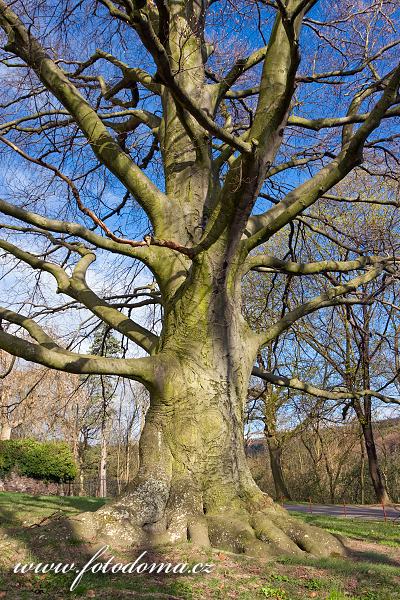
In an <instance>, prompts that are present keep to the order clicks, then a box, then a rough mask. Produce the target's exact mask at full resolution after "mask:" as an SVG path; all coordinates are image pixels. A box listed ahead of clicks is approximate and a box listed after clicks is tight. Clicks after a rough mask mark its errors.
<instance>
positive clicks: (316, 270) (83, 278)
mask: <svg viewBox="0 0 400 600" xmlns="http://www.w3.org/2000/svg"><path fill="white" fill-rule="evenodd" d="M62 8H65V11H64V12H63V11H62ZM394 17H395V9H394V8H393V6H392V4H391V3H390V2H387V3H386V2H384V3H381V4H380V5H379V7H377V6H376V5H375V4H371V5H369V4H367V5H366V6H363V10H362V11H360V12H354V10H353V7H352V6H350V5H348V4H347V3H346V2H340V3H339V5H338V6H336V5H334V6H333V5H322V4H319V3H316V2H315V1H314V0H288V1H287V2H286V3H283V2H281V1H279V2H276V3H275V2H271V3H269V2H268V3H260V4H259V3H258V2H254V3H253V4H251V5H247V4H245V3H243V4H242V3H239V4H238V5H237V6H234V7H231V5H230V4H224V3H220V2H210V3H207V2H205V3H201V4H199V3H196V2H192V1H191V0H187V1H185V2H175V1H174V0H169V1H168V2H166V3H163V2H155V3H151V2H146V3H144V2H141V3H140V4H139V3H138V2H135V0H133V1H132V0H122V1H121V2H117V3H113V2H112V0H102V1H101V2H99V3H98V4H96V5H94V6H93V4H92V3H86V2H83V3H79V4H78V5H76V6H74V7H71V6H69V5H65V6H64V5H59V6H58V8H56V9H55V10H52V8H51V6H50V3H49V6H47V5H46V3H43V4H42V3H41V4H40V5H37V4H34V5H33V6H25V4H24V3H23V2H15V3H13V4H12V6H11V5H9V4H7V3H6V2H5V1H4V0H0V26H1V28H2V30H3V32H4V36H3V37H4V57H3V65H4V66H5V67H6V68H5V69H3V71H4V72H5V74H4V73H2V75H4V84H3V86H4V87H7V90H8V94H7V96H6V98H5V99H4V100H3V102H2V106H3V110H4V122H3V123H2V125H1V130H2V136H1V141H2V143H3V144H4V149H5V150H6V151H7V159H6V160H7V161H9V162H8V163H7V164H8V165H9V168H10V167H11V165H13V166H14V170H15V168H17V166H18V168H19V169H21V166H22V165H24V166H23V167H22V168H23V169H24V177H25V181H21V177H19V178H17V181H11V182H10V181H8V182H7V181H6V184H7V194H8V199H6V198H4V199H2V200H1V201H0V211H1V212H2V214H3V215H4V219H5V223H4V224H2V232H3V233H4V235H3V236H2V239H1V241H0V248H1V249H2V250H3V252H4V253H5V266H4V268H5V270H6V272H7V273H8V275H10V269H11V268H13V267H14V266H15V264H16V263H17V264H21V263H23V264H24V265H25V268H28V267H30V268H31V269H33V270H34V271H36V272H37V273H39V275H38V278H36V280H33V283H34V290H35V292H37V293H36V294H32V293H31V294H30V296H26V297H25V298H22V297H21V294H22V292H23V290H24V289H26V288H27V287H28V284H29V283H30V282H32V279H31V278H30V277H29V275H25V280H24V285H23V286H22V287H19V288H18V296H17V297H15V296H14V298H12V297H11V296H8V299H9V301H8V305H7V302H6V303H5V304H6V306H3V307H2V308H1V309H0V317H1V319H2V322H3V323H4V325H3V330H2V331H0V347H1V348H3V349H4V350H6V351H8V352H10V353H13V354H16V355H17V356H20V357H22V358H25V359H27V360H31V361H34V362H38V363H40V364H42V365H45V366H48V367H50V368H53V369H59V370H64V371H67V372H72V373H78V374H88V375H93V374H96V375H103V376H106V375H114V376H121V377H127V378H131V379H135V380H137V381H139V382H141V383H143V384H144V385H145V386H146V387H147V389H148V390H149V392H150V407H149V410H148V412H147V415H146V423H145V427H144V429H143V433H142V436H141V441H140V469H139V472H138V475H137V477H136V479H135V485H134V487H133V489H132V491H131V492H130V494H129V495H128V497H124V498H121V499H120V500H118V501H117V502H115V503H113V504H111V505H107V506H106V507H105V508H103V509H101V510H100V511H99V512H98V513H96V514H91V515H87V516H86V517H84V520H82V521H81V524H82V528H83V530H84V532H85V533H86V534H90V535H101V536H103V537H104V538H105V539H107V535H108V534H109V535H111V537H112V541H113V543H115V540H116V539H118V540H119V541H120V542H121V543H122V544H128V543H133V542H135V543H143V542H144V541H149V539H150V540H151V541H153V542H157V543H161V542H167V541H179V540H186V539H187V538H189V539H191V540H192V541H193V542H194V543H198V544H209V543H211V544H214V545H218V546H223V547H226V548H228V549H231V550H235V551H241V552H247V553H250V554H254V553H269V552H273V553H276V552H283V551H285V552H293V553H299V552H300V551H301V550H306V551H308V552H312V553H314V554H318V555H327V554H330V553H331V552H340V549H341V548H340V544H339V543H338V541H337V540H336V539H335V538H333V537H331V536H329V535H328V534H325V533H323V532H321V531H319V530H316V529H310V528H309V527H308V526H306V525H302V524H300V523H298V522H297V521H296V520H295V519H293V518H291V517H289V516H288V515H287V514H286V513H285V511H283V510H282V509H280V508H279V507H278V506H275V505H273V503H272V502H271V500H270V499H269V498H268V497H267V496H266V495H264V494H262V493H261V491H260V490H259V488H258V487H257V486H256V485H255V483H254V480H253V478H252V476H251V473H250V471H249V468H248V466H247V463H246V459H245V453H244V448H243V421H244V408H245V402H246V397H247V388H248V382H249V378H250V375H251V373H253V374H254V375H255V376H258V377H261V378H262V379H264V380H267V381H269V382H271V383H273V384H274V385H280V386H287V387H291V388H293V389H300V390H302V391H310V390H313V391H315V388H313V387H312V386H311V387H310V385H309V384H306V383H304V382H301V381H299V380H298V379H296V378H292V377H288V376H280V375H276V374H275V373H269V372H266V371H264V370H263V369H261V368H260V367H255V366H254V365H255V362H256V358H257V355H258V354H259V352H260V350H261V349H262V348H264V347H266V346H267V345H268V344H270V343H271V342H272V341H274V340H275V339H277V338H278V337H279V336H282V335H284V334H285V332H288V331H290V330H292V328H293V327H294V325H295V324H296V323H297V322H298V321H299V320H300V319H303V318H304V317H306V316H307V315H309V314H312V313H314V312H315V311H318V310H323V309H327V308H329V307H331V306H333V305H337V304H340V303H349V304H353V303H359V301H360V299H359V296H358V295H357V290H359V289H360V287H361V286H363V285H366V284H367V283H368V282H370V281H373V280H380V279H382V278H383V277H385V276H386V275H387V274H389V275H392V274H395V273H396V269H397V258H396V254H395V253H393V254H391V255H390V256H387V255H386V254H384V253H378V254H371V253H369V252H367V251H366V250H365V249H363V248H359V247H357V246H356V245H352V246H349V247H348V254H347V256H346V257H345V258H343V256H342V254H343V252H342V250H343V247H346V246H347V244H346V241H345V240H343V239H342V238H341V236H340V233H339V234H338V235H337V236H336V238H335V237H334V236H331V234H330V233H329V232H327V231H326V228H325V229H323V231H322V233H321V232H320V230H321V227H320V225H319V223H320V222H323V219H324V217H323V213H324V209H325V206H326V204H327V200H329V199H330V198H331V196H333V197H334V199H335V198H338V197H337V195H336V189H335V186H337V184H339V183H340V182H342V181H343V180H344V178H345V177H346V176H347V175H348V174H349V173H351V172H352V171H353V170H355V169H357V168H359V166H360V165H361V164H362V163H363V162H364V163H365V165H366V167H367V168H370V170H371V171H372V170H373V171H374V173H375V175H376V177H379V176H381V175H383V174H386V175H387V176H393V172H394V171H395V169H396V167H397V159H396V155H395V153H394V149H395V148H396V145H397V143H398V139H397V134H396V132H395V131H394V129H393V125H392V123H393V118H394V117H396V115H397V116H398V115H399V112H400V107H399V96H398V88H399V81H400V65H398V63H397V48H396V46H397V45H398V40H397V38H396V37H395V36H394V35H393V30H394V29H393V28H394V22H393V20H394ZM105 22H106V27H105ZM332 22H334V23H335V28H331V24H332ZM82 23H85V25H86V28H82ZM320 30H322V31H323V34H322V36H321V34H320ZM75 36H78V37H77V38H75ZM83 36H84V39H85V44H82V39H83ZM245 36H247V37H245ZM76 39H78V40H79V41H78V43H77V42H76ZM88 39H95V40H96V45H97V49H95V48H92V47H91V45H90V44H88V45H86V40H88ZM235 39H236V40H241V42H240V43H237V44H236V49H235V52H234V53H233V54H234V55H236V56H237V60H235V59H236V56H234V57H233V60H232V53H230V55H229V57H226V56H224V54H223V53H221V51H220V48H221V47H222V46H225V47H228V46H231V43H232V40H235ZM214 40H215V43H214V44H213V42H214ZM221 40H222V41H223V43H222V44H221ZM245 40H248V43H244V41H245ZM242 42H243V43H242ZM83 47H85V48H87V52H86V53H85V54H86V56H85V57H83V60H82V48H83ZM300 49H302V51H303V57H302V62H300V60H301V56H300ZM349 60H350V63H351V64H349ZM9 69H10V70H11V71H10V70H9ZM349 99H350V100H349ZM316 106H318V110H317V109H316ZM344 106H345V110H344V111H343V107H344ZM314 114H318V115H320V116H318V117H317V118H314V117H311V116H310V115H314ZM327 132H328V133H327ZM26 164H29V165H30V167H31V169H32V175H31V177H32V176H33V173H36V174H37V173H39V172H40V174H41V179H40V181H39V182H38V181H37V179H36V180H35V183H34V185H33V186H32V187H31V186H30V182H29V184H28V185H27V181H26V180H27V178H28V179H29V174H28V170H27V167H26ZM371 165H372V166H371ZM375 165H378V167H376V166H375ZM36 178H37V175H36ZM132 198H133V199H134V201H133V200H132ZM339 198H340V200H343V198H342V197H341V196H340V197H339ZM65 199H66V200H67V202H63V200H65ZM333 201H335V200H333ZM345 201H346V202H349V203H352V202H353V198H351V197H349V198H346V199H345ZM314 212H316V213H317V215H316V219H315V216H314ZM321 213H322V216H321ZM310 221H311V222H310ZM298 223H301V224H302V226H303V227H305V228H307V229H308V230H310V231H312V232H313V234H314V235H315V237H316V238H317V239H318V238H319V237H320V236H322V237H324V238H325V239H327V238H328V239H329V238H331V237H333V238H334V243H335V246H334V247H335V251H334V252H332V251H331V249H330V250H329V254H328V256H326V254H327V253H326V252H325V251H324V244H321V245H320V251H319V252H317V253H316V254H315V255H314V256H313V257H312V259H311V261H310V260H309V259H308V256H307V252H300V253H298V254H296V255H295V254H294V253H293V252H291V254H290V256H289V257H288V258H289V260H288V258H287V257H285V256H282V255H281V256H279V255H278V256H276V255H275V252H274V239H276V237H275V236H279V235H280V232H283V233H282V234H284V235H286V236H287V239H288V244H289V248H291V247H293V244H292V242H291V240H293V235H296V227H297V226H298ZM297 229H298V231H299V228H298V227H297ZM21 237H22V240H23V244H20V243H18V242H17V243H16V240H21ZM10 257H11V258H10ZM113 258H114V259H115V263H116V264H115V265H114V266H113V269H111V268H110V264H111V262H112V259H113ZM95 260H97V264H98V268H97V269H98V270H97V273H98V272H100V271H102V272H103V277H104V275H105V279H106V280H107V281H106V283H104V285H103V286H102V283H101V281H100V282H99V280H98V279H97V280H96V277H95V273H96V267H95V266H94V262H95ZM134 260H138V261H140V262H141V263H143V264H144V265H145V267H146V268H147V269H148V270H149V271H150V272H151V275H152V279H153V280H154V279H155V281H156V282H157V290H156V293H155V292H154V284H153V281H152V283H151V286H152V287H149V288H146V291H145V293H146V296H143V297H142V298H141V299H138V292H137V288H138V287H140V284H142V283H144V282H143V279H142V281H140V282H139V283H138V282H136V286H135V285H134V284H133V275H134V274H136V275H138V274H139V272H140V270H139V268H138V267H137V266H135V265H134V263H133V261H134ZM7 262H8V263H9V265H10V267H9V268H8V270H7ZM253 269H256V270H259V271H260V270H261V271H264V270H266V271H267V273H271V270H272V271H273V272H274V273H277V276H278V277H282V276H283V277H285V276H289V277H290V278H292V276H294V277H295V278H298V277H300V278H304V277H305V278H309V279H311V280H312V285H309V286H307V293H306V292H304V293H303V294H302V295H301V296H300V297H299V299H298V302H297V303H296V304H295V305H294V306H292V307H290V309H288V308H285V310H284V311H282V314H281V316H280V318H278V320H277V321H275V322H273V323H270V324H269V326H268V328H267V329H266V330H265V331H253V330H251V328H250V327H249V325H248V323H247V322H246V321H245V319H244V318H243V315H242V311H241V284H242V280H243V278H244V277H245V276H246V274H247V273H249V272H250V271H251V270H253ZM49 276H50V277H51V278H53V279H54V280H55V282H56V286H57V292H58V294H59V295H60V297H61V298H62V300H61V302H60V301H59V302H57V301H56V300H55V298H54V296H53V295H51V293H50V292H49V291H48V285H49ZM107 276H108V277H107ZM311 276H313V277H311ZM289 277H288V278H289ZM8 280H9V281H10V279H8ZM11 281H12V280H11ZM103 281H104V279H103ZM300 281H301V279H300ZM9 285H12V283H11V284H9ZM35 286H39V290H38V289H37V287H35ZM46 286H47V290H46V289H45V288H46ZM107 288H108V289H107ZM140 293H143V290H141V292H140ZM314 293H315V295H313V294H314ZM38 295H39V296H40V295H41V298H40V302H39V301H38V300H37V298H38ZM28 298H29V299H28ZM32 298H33V300H32ZM43 304H45V307H44V308H43V307H42V308H40V305H43ZM143 304H146V305H147V306H148V307H150V308H154V307H155V306H158V305H159V304H161V309H160V310H159V311H158V312H157V311H156V312H153V318H152V319H151V317H150V315H148V321H151V324H150V327H149V328H148V327H145V326H144V325H145V324H144V322H143V319H141V317H140V315H139V318H136V319H135V318H134V315H133V314H132V313H133V311H134V310H137V309H141V308H143ZM77 307H81V308H83V309H84V310H86V311H89V312H91V313H92V314H93V316H94V320H96V319H97V320H101V321H103V322H104V323H106V325H107V326H108V327H110V328H112V329H114V330H115V331H116V332H118V333H119V334H122V335H123V336H125V338H126V339H127V340H129V341H130V342H132V343H133V344H136V345H137V346H139V348H140V349H141V351H142V355H140V356H139V355H138V353H137V352H136V354H133V351H132V353H131V354H130V355H128V356H127V357H126V358H118V359H117V358H108V357H99V356H94V355H90V354H85V352H84V350H85V348H84V347H82V348H81V349H80V348H79V342H78V341H77V338H76V336H75V337H74V336H73V335H72V332H71V334H70V336H69V337H68V335H67V333H65V334H64V336H65V343H64V344H63V343H58V342H57V341H56V340H54V339H53V338H52V337H51V336H49V335H48V334H47V333H46V332H45V330H44V329H43V327H42V326H41V324H40V318H43V317H44V316H47V317H48V316H49V315H54V314H55V313H57V314H58V315H60V314H64V315H66V314H67V311H70V313H71V312H74V311H76V310H77ZM74 314H76V312H75V313H74ZM81 314H82V315H83V314H84V313H81ZM86 315H87V313H86ZM159 318H161V319H162V321H161V322H159ZM82 320H83V317H82ZM139 321H141V322H140V323H139ZM86 324H87V323H86ZM91 326H93V321H92V322H91ZM21 327H22V328H23V329H25V331H27V332H28V334H29V336H30V340H27V339H24V338H23V337H21V335H20V334H19V330H20V328H21ZM63 328H66V327H65V321H64V323H63ZM81 331H82V329H81ZM84 333H85V332H84ZM79 350H80V351H79ZM143 353H145V354H146V355H145V356H143ZM320 393H321V394H323V390H322V391H321V392H320ZM341 393H342V394H343V396H345V397H349V398H363V397H364V396H365V395H369V396H371V397H372V396H374V395H375V396H376V394H377V392H376V391H374V390H370V389H357V390H354V391H349V392H341ZM326 394H328V395H329V394H330V395H331V396H332V395H334V396H335V398H341V397H342V396H340V393H338V392H337V391H328V392H326ZM338 394H339V395H338ZM127 514H129V526H127Z"/></svg>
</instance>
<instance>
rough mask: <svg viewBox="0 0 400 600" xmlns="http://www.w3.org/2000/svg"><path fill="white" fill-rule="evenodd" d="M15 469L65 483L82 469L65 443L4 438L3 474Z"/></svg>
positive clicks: (0, 443)
mask: <svg viewBox="0 0 400 600" xmlns="http://www.w3.org/2000/svg"><path fill="white" fill-rule="evenodd" d="M12 471H14V472H16V473H18V474H20V475H26V476H28V477H34V478H35V479H44V480H45V481H57V482H61V481H70V480H71V479H74V478H75V477H76V475H77V472H78V469H77V465H76V463H75V460H74V457H73V455H72V452H71V450H70V449H69V447H68V445H67V444H66V443H64V442H38V441H36V440H31V439H24V440H4V441H0V477H1V476H3V477H4V476H6V475H8V474H9V473H11V472H12Z"/></svg>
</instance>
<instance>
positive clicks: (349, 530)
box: [0, 493, 400, 600]
mask: <svg viewBox="0 0 400 600" xmlns="http://www.w3.org/2000/svg"><path fill="white" fill-rule="evenodd" d="M103 503H104V501H103V500H99V499H94V498H75V497H72V498H71V497H56V496H29V495H28V494H16V493H0V563H1V564H2V565H3V568H2V569H1V570H0V598H1V597H3V595H4V594H2V593H1V592H2V591H3V592H6V598H7V600H25V599H26V600H31V599H32V598H36V597H37V596H40V598H42V599H43V600H50V599H51V600H61V599H62V600H65V599H66V598H71V600H75V599H78V598H99V599H104V600H117V599H125V598H131V597H132V598H135V599H139V600H141V599H142V600H150V599H154V600H166V599H170V600H176V599H181V600H225V599H231V598H232V599H236V600H262V599H263V598H264V599H265V598H269V599H271V600H307V599H308V598H310V599H311V598H315V599H316V600H400V569H399V559H400V550H399V551H397V547H395V545H400V543H399V531H400V529H399V526H394V525H393V524H391V523H387V524H386V523H383V522H379V523H376V522H371V521H364V522H363V521H360V520H356V519H340V518H335V517H323V516H314V515H307V514H304V513H302V514H301V515H299V517H300V518H301V519H303V520H304V521H307V522H308V523H312V524H314V525H319V526H323V527H325V528H327V529H329V530H330V531H333V532H335V533H340V534H341V535H343V536H347V537H352V538H357V539H359V540H365V541H367V542H368V546H367V547H366V548H364V549H363V547H362V545H361V546H359V543H357V552H354V553H353V555H352V556H351V557H346V558H341V557H336V558H329V559H316V558H310V557H308V556H306V555H304V556H302V557H297V558H295V559H294V558H287V557H283V558H281V559H279V560H276V561H269V562H268V561H265V560H264V561H262V560H256V559H252V558H249V557H245V556H235V555H230V554H228V553H223V552H218V551H215V550H213V551H212V550H202V551H199V550H198V549H196V548H193V547H192V546H191V545H190V544H184V545H181V546H175V547H168V548H166V547H163V548H158V549H157V548H154V549H153V550H152V556H151V557H150V562H153V561H155V562H160V561H164V562H165V561H170V562H172V563H177V562H187V563H188V564H193V563H196V562H211V563H213V564H214V565H215V569H214V571H213V572H212V573H211V574H209V575H185V576H182V575H179V576H174V575H164V576H162V575H137V574H131V575H121V574H116V575H113V574H107V575H93V574H87V575H85V577H84V578H83V580H82V582H81V584H80V585H79V587H78V588H77V589H76V590H75V591H74V592H70V591H69V586H70V584H71V581H72V579H73V577H74V575H73V576H70V575H55V574H54V573H49V574H47V575H34V574H28V575H25V576H21V575H15V574H14V573H13V572H12V566H13V565H15V564H16V562H31V561H32V562H35V563H37V562H40V561H43V562H52V561H54V560H56V561H57V562H58V561H62V562H70V561H71V560H74V561H75V562H76V564H78V565H83V564H85V563H86V562H87V560H88V559H89V558H90V557H91V556H93V554H94V550H93V549H92V548H91V547H88V546H87V545H85V544H82V542H81V540H79V539H78V538H77V536H76V535H75V534H74V532H73V526H72V525H71V522H69V521H65V522H64V521H63V520H62V519H61V520H55V521H52V522H50V523H48V524H46V525H42V526H40V527H33V528H32V527H29V526H28V525H31V524H33V523H38V522H39V521H41V520H42V519H43V518H44V517H46V516H49V515H51V514H53V513H54V512H55V511H60V512H59V513H57V515H58V514H60V513H62V514H65V515H68V516H73V515H75V514H77V513H79V512H81V511H93V510H96V509H97V508H98V507H99V506H101V505H102V504H103ZM376 542H378V543H376ZM371 543H372V544H374V545H372V546H371ZM382 544H386V545H391V546H392V547H391V548H389V549H388V548H386V547H385V546H384V545H382ZM113 554H115V558H116V561H117V562H123V563H127V562H132V561H133V560H135V558H137V556H138V555H139V552H138V551H137V550H136V549H130V550H126V551H125V552H115V553H114V552H113Z"/></svg>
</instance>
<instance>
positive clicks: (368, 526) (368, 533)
mask: <svg viewBox="0 0 400 600" xmlns="http://www.w3.org/2000/svg"><path fill="white" fill-rule="evenodd" d="M291 514H292V515H295V516H296V517H298V518H300V519H302V520H303V521H305V522H306V523H310V524H311V525H316V526H317V527H323V528H324V529H327V530H328V531H330V532H331V533H338V534H340V535H343V536H345V537H348V538H352V539H360V540H367V541H369V542H374V543H377V544H384V545H386V546H392V547H399V548H400V522H399V521H398V520H397V521H387V522H386V523H385V522H384V521H370V520H362V519H359V518H358V519H350V518H348V517H330V516H325V515H310V514H306V513H300V512H298V513H297V512H292V513H291Z"/></svg>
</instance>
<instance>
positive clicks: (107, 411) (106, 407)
mask: <svg viewBox="0 0 400 600" xmlns="http://www.w3.org/2000/svg"><path fill="white" fill-rule="evenodd" d="M90 352H91V354H95V355H97V356H107V357H110V358H117V357H118V356H120V354H121V345H120V343H119V342H118V340H117V338H116V337H115V336H114V335H112V334H110V329H109V328H108V327H107V326H103V327H102V328H101V329H99V330H98V331H97V332H96V334H95V336H94V339H93V342H92V344H91V346H90ZM87 384H88V385H89V387H90V391H89V394H90V397H91V400H92V403H93V405H94V406H95V410H97V411H98V412H99V416H100V418H99V419H98V421H100V465H99V496H100V498H105V497H106V496H107V440H108V437H109V435H110V424H111V411H112V410H113V409H112V402H113V399H114V396H115V393H116V389H117V386H118V381H117V380H116V379H115V378H113V377H110V376H108V377H106V376H103V375H100V376H96V375H92V376H91V377H89V379H88V382H87Z"/></svg>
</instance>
